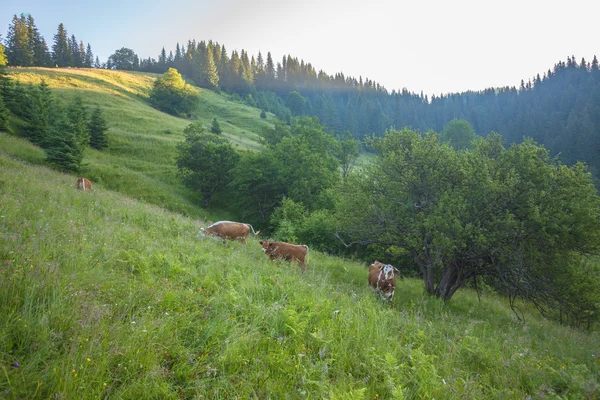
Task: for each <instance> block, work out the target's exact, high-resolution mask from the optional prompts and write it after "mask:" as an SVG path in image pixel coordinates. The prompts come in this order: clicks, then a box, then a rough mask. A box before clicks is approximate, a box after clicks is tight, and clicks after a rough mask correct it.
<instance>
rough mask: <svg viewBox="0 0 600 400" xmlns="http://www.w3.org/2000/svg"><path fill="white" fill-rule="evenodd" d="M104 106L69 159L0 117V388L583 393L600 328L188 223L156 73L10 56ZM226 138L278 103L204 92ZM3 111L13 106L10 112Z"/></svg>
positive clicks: (392, 395) (176, 129) (86, 395)
mask: <svg viewBox="0 0 600 400" xmlns="http://www.w3.org/2000/svg"><path fill="white" fill-rule="evenodd" d="M11 71H12V72H14V75H13V77H14V78H15V79H18V80H19V81H21V82H23V83H33V84H37V83H39V82H40V81H41V78H42V77H43V78H44V79H45V80H46V82H47V83H48V84H49V85H50V87H51V88H52V89H53V93H54V94H55V95H56V96H57V97H59V98H62V99H68V98H70V97H71V96H74V95H81V97H82V99H83V101H84V103H85V104H86V105H88V106H90V107H95V106H99V107H101V108H102V109H103V110H104V111H105V115H106V118H107V120H108V123H109V126H110V129H109V131H108V133H109V138H110V141H111V144H110V146H109V148H108V149H107V150H106V151H103V152H98V151H94V150H90V149H88V150H86V154H85V158H84V162H85V163H87V164H88V165H87V166H86V167H85V171H84V173H83V175H85V176H88V177H89V178H90V179H91V180H92V182H93V184H94V190H93V191H92V192H81V191H78V190H76V189H75V187H74V185H75V176H74V175H67V174H61V173H58V172H56V171H54V170H51V169H49V168H47V167H45V166H44V153H43V151H42V150H41V149H39V148H37V147H35V146H33V145H31V144H30V143H29V142H27V141H25V140H23V139H20V138H18V137H17V136H15V135H13V134H9V133H5V132H0V285H1V286H0V288H1V290H0V398H1V399H96V398H98V399H235V398H238V399H288V398H289V399H304V398H307V399H340V400H341V399H344V400H345V399H434V398H435V399H527V398H530V399H597V398H600V336H599V335H598V332H597V331H583V330H576V329H572V328H568V327H564V326H560V325H558V324H556V323H553V322H551V321H548V320H546V319H544V318H542V317H541V316H540V315H539V313H537V311H535V309H534V308H533V307H531V306H530V305H528V304H524V303H519V304H517V305H518V307H519V309H520V310H521V311H522V312H523V315H524V317H525V320H524V321H520V320H518V319H517V317H516V315H515V314H514V313H513V311H512V310H511V309H510V307H509V306H508V301H507V300H506V299H505V298H502V297H499V296H497V295H495V294H494V293H492V292H491V290H486V289H485V288H484V290H483V292H482V293H481V296H478V294H477V293H476V292H475V291H473V290H471V289H461V290H459V292H458V293H457V294H456V295H455V296H454V297H453V298H452V300H451V301H449V302H441V301H439V300H437V299H435V298H433V297H431V296H429V295H427V294H426V293H425V290H424V287H423V282H422V281H421V280H417V279H409V278H405V279H399V280H398V286H397V289H396V295H395V297H394V302H393V304H392V305H389V304H384V303H382V302H381V301H380V300H379V298H378V297H377V296H376V295H375V294H374V293H373V291H372V290H371V289H370V288H369V287H368V285H367V267H366V264H364V263H359V262H356V261H353V260H348V259H342V258H336V257H331V256H328V255H326V254H321V253H319V252H316V251H310V253H309V260H308V272H306V273H305V274H301V272H300V268H299V266H298V265H297V264H289V263H285V262H271V261H270V260H269V259H268V258H267V257H266V256H265V255H264V254H263V253H262V252H261V251H260V245H259V244H258V240H259V239H258V238H256V237H251V238H249V240H248V245H247V247H244V246H243V245H242V244H241V243H239V242H228V244H227V245H223V244H222V243H221V242H217V241H215V240H211V239H202V238H201V237H200V236H199V235H198V230H199V228H200V227H202V226H205V224H206V223H207V221H208V220H211V221H214V220H217V219H225V218H226V215H224V214H223V213H220V212H218V211H217V210H203V209H201V208H199V207H198V206H197V205H196V203H195V199H194V195H193V193H190V192H189V191H188V190H187V189H185V188H184V187H182V186H181V185H180V184H179V181H178V180H177V174H176V168H175V167H174V165H173V164H174V157H175V146H176V144H177V143H178V142H180V141H182V140H183V133H182V132H183V129H184V128H185V126H186V125H187V124H188V123H189V122H190V120H188V119H182V118H175V117H172V116H168V115H166V114H163V113H160V112H158V111H156V110H154V109H152V108H150V107H149V106H148V105H147V103H146V97H147V95H148V91H149V90H150V88H151V85H152V80H153V76H152V75H150V74H137V73H125V72H115V71H106V70H85V69H83V70H77V69H60V70H58V69H43V68H31V69H27V68H19V69H14V70H11ZM201 98H202V101H201V105H200V106H199V109H198V111H197V113H196V115H197V118H198V119H199V120H200V121H201V122H202V123H203V124H204V125H205V126H207V127H208V126H210V122H211V121H212V119H213V118H214V117H217V119H218V120H219V122H220V124H221V128H222V129H223V131H224V133H223V134H224V135H225V136H226V137H228V138H229V139H230V140H232V142H234V143H237V144H238V145H239V147H240V148H249V149H255V148H258V147H259V144H258V141H257V138H258V136H257V134H258V133H259V132H260V131H261V129H264V128H265V127H269V126H271V124H272V122H273V120H274V119H273V118H274V117H273V116H272V115H269V118H267V120H266V121H265V120H261V119H260V118H259V114H260V111H259V110H257V109H254V108H251V107H247V106H245V105H242V104H240V103H237V102H234V101H231V99H229V98H228V97H227V96H225V95H220V94H216V93H213V92H210V91H204V90H201ZM13 124H14V125H18V121H13Z"/></svg>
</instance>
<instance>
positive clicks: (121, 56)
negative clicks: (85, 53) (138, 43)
mask: <svg viewBox="0 0 600 400" xmlns="http://www.w3.org/2000/svg"><path fill="white" fill-rule="evenodd" d="M136 63H139V60H138V56H137V55H136V54H135V52H134V51H133V50H131V49H128V48H126V47H122V48H120V49H119V50H116V51H115V52H114V53H113V54H111V55H110V57H108V61H107V63H106V67H107V68H108V69H119V70H123V71H133V70H134V69H135V66H136Z"/></svg>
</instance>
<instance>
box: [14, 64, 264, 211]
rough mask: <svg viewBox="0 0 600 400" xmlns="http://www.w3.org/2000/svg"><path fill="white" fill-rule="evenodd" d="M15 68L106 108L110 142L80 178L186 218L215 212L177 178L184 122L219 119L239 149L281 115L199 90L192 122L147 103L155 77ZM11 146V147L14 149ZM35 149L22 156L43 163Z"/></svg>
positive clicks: (24, 78)
mask: <svg viewBox="0 0 600 400" xmlns="http://www.w3.org/2000/svg"><path fill="white" fill-rule="evenodd" d="M10 72H11V75H10V76H11V78H13V79H14V80H16V81H18V82H20V83H22V84H25V85H28V84H33V85H38V84H40V83H41V82H42V79H43V80H44V81H45V82H46V83H47V84H48V85H49V87H50V88H51V89H52V92H53V94H54V95H55V96H56V97H57V98H59V99H62V100H65V101H68V100H70V99H71V98H72V97H73V96H80V97H81V98H82V101H83V103H84V104H85V105H86V106H87V107H89V109H90V110H91V109H93V108H95V107H100V108H101V109H102V110H103V111H104V115H105V117H106V120H107V122H108V127H109V129H108V132H107V134H108V137H109V141H110V145H109V147H108V148H107V149H106V150H105V151H102V152H99V151H96V150H94V149H87V150H86V153H85V157H84V161H83V162H84V164H87V166H86V167H85V168H84V169H83V171H82V172H81V174H82V175H85V176H86V177H88V178H89V179H90V180H91V181H92V182H94V183H96V184H100V185H101V186H102V187H104V188H107V189H112V190H116V191H119V192H121V193H125V194H127V195H129V196H132V197H135V198H138V199H142V200H145V201H148V202H150V203H152V204H156V205H160V206H162V207H166V208H169V209H171V210H175V211H178V212H182V213H184V214H186V215H197V216H205V215H209V214H207V213H206V211H204V210H202V209H199V208H198V207H197V206H196V205H195V203H196V202H195V198H194V194H193V193H190V192H189V191H188V190H187V189H185V188H184V187H183V185H181V184H180V183H179V180H178V177H177V168H176V166H175V156H176V145H177V143H179V142H181V141H183V139H184V135H183V130H184V129H185V127H186V126H187V125H188V124H190V123H191V122H196V121H198V122H201V123H202V124H203V125H204V126H205V127H206V128H207V130H208V129H210V125H211V122H212V120H213V118H217V120H218V121H219V124H220V126H221V129H222V130H223V133H222V135H223V136H224V137H226V138H228V139H229V140H231V142H232V143H233V145H234V146H235V147H236V148H239V149H252V150H256V149H258V148H260V144H259V143H258V138H259V136H258V135H259V134H260V133H261V132H262V131H263V130H264V129H265V128H269V127H272V126H273V121H274V118H275V117H274V116H273V115H272V114H268V118H267V119H266V120H263V119H261V118H260V110H259V109H256V108H252V107H249V106H247V105H244V104H241V103H239V102H235V101H233V100H232V99H231V98H230V97H229V96H227V95H220V94H217V93H214V92H212V91H210V90H205V89H200V88H199V89H198V90H199V91H200V98H201V100H200V104H199V106H198V108H197V110H196V112H195V113H194V114H193V119H187V118H178V117H174V116H171V115H168V114H165V113H163V112H160V111H158V110H155V109H154V108H152V107H150V106H149V105H148V102H147V99H148V96H149V93H150V90H151V89H152V83H153V81H154V79H155V77H156V75H155V74H145V73H135V72H123V71H110V70H101V69H76V68H73V69H71V68H68V69H65V68H61V69H58V68H11V69H10ZM13 124H14V125H18V122H14V123H13ZM3 140H5V141H6V140H8V139H3ZM5 148H7V149H8V151H13V147H5ZM14 151H21V150H14ZM30 151H31V150H22V153H21V156H26V158H25V159H26V160H28V161H30V162H34V163H42V162H43V155H42V153H39V154H40V155H41V158H40V157H38V156H36V155H35V154H30ZM209 216H211V215H209Z"/></svg>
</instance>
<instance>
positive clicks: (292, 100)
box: [285, 91, 306, 117]
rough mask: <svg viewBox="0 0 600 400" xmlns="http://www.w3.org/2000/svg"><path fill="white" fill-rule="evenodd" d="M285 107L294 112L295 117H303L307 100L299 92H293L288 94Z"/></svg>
mask: <svg viewBox="0 0 600 400" xmlns="http://www.w3.org/2000/svg"><path fill="white" fill-rule="evenodd" d="M285 105H286V106H287V108H289V109H290V111H292V114H293V115H294V116H295V117H297V116H301V115H304V109H305V107H306V99H305V98H304V97H302V95H301V94H300V93H298V92H297V91H293V92H290V93H289V94H288V96H287V99H286V101H285Z"/></svg>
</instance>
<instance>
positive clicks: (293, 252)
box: [259, 240, 308, 273]
mask: <svg viewBox="0 0 600 400" xmlns="http://www.w3.org/2000/svg"><path fill="white" fill-rule="evenodd" d="M259 243H260V245H261V246H262V251H263V253H265V254H266V255H268V256H269V258H270V259H271V260H275V259H277V258H281V259H283V260H286V261H289V262H292V261H294V260H296V261H298V263H300V268H302V273H305V272H306V264H305V263H304V262H305V261H306V262H308V246H306V245H304V244H301V245H297V244H291V243H285V242H269V241H267V240H265V241H262V240H261V241H260V242H259Z"/></svg>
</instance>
